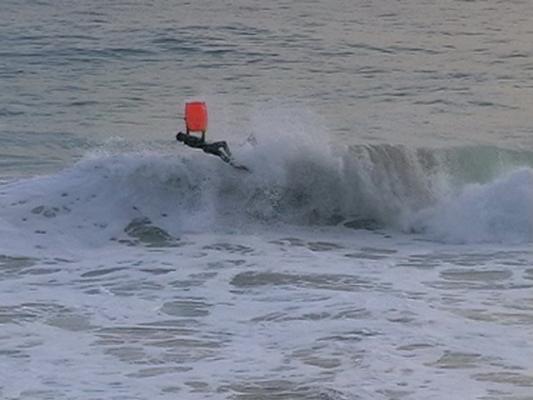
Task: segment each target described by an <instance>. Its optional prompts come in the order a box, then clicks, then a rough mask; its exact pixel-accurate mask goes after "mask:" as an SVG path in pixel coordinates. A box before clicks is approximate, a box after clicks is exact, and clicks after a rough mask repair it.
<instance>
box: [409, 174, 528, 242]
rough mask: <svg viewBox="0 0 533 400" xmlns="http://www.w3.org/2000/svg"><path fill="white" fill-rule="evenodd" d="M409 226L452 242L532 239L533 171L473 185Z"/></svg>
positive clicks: (414, 217)
mask: <svg viewBox="0 0 533 400" xmlns="http://www.w3.org/2000/svg"><path fill="white" fill-rule="evenodd" d="M408 225H409V226H410V227H411V228H412V229H414V230H417V231H423V232H426V233H429V234H430V235H431V236H432V237H434V238H437V239H439V240H444V241H446V242H452V243H473V242H504V243H523V242H528V241H531V240H532V238H533V237H532V232H533V170H532V169H531V168H519V169H516V170H514V171H512V172H509V173H507V174H505V175H503V176H501V177H500V178H498V179H496V180H494V181H492V182H489V183H487V184H471V185H467V186H466V187H463V188H462V189H461V190H460V191H459V192H458V193H455V194H452V195H448V196H446V197H445V198H443V199H441V200H440V201H439V202H438V203H437V204H436V205H435V206H432V207H430V208H428V209H425V210H423V211H421V212H419V213H416V214H415V215H413V216H412V219H411V221H410V222H409V223H408Z"/></svg>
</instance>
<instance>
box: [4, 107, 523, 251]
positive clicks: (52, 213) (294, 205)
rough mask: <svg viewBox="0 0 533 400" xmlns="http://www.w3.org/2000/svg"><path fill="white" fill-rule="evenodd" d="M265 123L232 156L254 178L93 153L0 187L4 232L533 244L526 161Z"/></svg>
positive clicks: (179, 157) (507, 153)
mask: <svg viewBox="0 0 533 400" xmlns="http://www.w3.org/2000/svg"><path fill="white" fill-rule="evenodd" d="M262 118H267V120H266V121H265V120H263V121H254V124H256V125H258V126H264V127H265V129H264V133H263V134H261V133H260V132H255V135H254V137H251V138H249V140H248V141H247V142H246V143H245V144H244V145H242V146H240V147H238V148H235V149H234V153H235V156H236V158H237V159H238V160H239V161H240V162H242V163H243V164H245V165H247V166H248V167H249V168H250V169H251V171H252V172H251V173H246V172H244V171H239V170H235V169H233V168H231V167H230V166H228V165H226V164H224V163H222V162H221V161H220V160H219V159H217V158H216V157H212V156H207V155H204V154H201V153H198V152H197V151H194V150H190V149H187V148H180V149H179V152H178V151H177V150H176V151H173V152H172V153H169V152H164V151H151V152H150V151H144V152H123V151H119V152H116V153H114V154H109V153H106V152H104V151H99V152H93V153H91V154H88V155H87V156H86V157H85V158H84V159H83V160H82V161H80V162H78V163H77V164H75V165H74V166H72V167H70V168H68V169H66V170H63V171H61V172H59V173H57V174H55V175H49V176H37V177H33V178H30V179H25V180H18V181H14V182H10V183H4V184H2V185H1V186H0V231H1V233H2V235H3V236H4V237H8V236H9V237H20V238H26V237H27V235H28V233H30V234H32V235H39V234H40V235H45V236H46V237H48V238H55V239H58V238H68V240H78V241H79V242H80V243H83V244H84V245H87V244H89V245H90V244H101V243H103V242H108V241H109V240H125V241H129V242H132V241H133V242H135V240H140V241H143V240H145V241H146V240H149V241H152V242H153V241H156V242H157V241H163V242H164V241H168V240H171V239H172V238H177V237H179V236H180V235H181V234H182V233H183V232H187V231H195V232H201V231H213V230H217V229H222V230H232V229H235V230H241V231H242V230H244V231H245V230H247V229H250V228H251V227H253V228H252V229H255V227H257V226H269V227H273V226H276V225H283V224H291V225H341V226H346V227H349V228H360V229H398V230H404V231H407V232H416V233H422V234H424V235H428V236H429V237H431V238H433V239H436V240H443V241H447V242H453V243H465V242H499V241H509V240H510V241H513V242H527V241H531V238H532V233H531V232H532V227H533V217H532V207H533V189H532V187H533V153H531V152H526V151H511V150H503V149H497V148H493V147H475V146H472V147H462V148H449V149H429V148H419V149H414V148H408V147H406V146H399V145H398V146H395V145H379V144H374V145H351V146H337V147H332V146H330V144H329V143H328V141H327V138H324V137H323V136H322V134H321V132H318V131H317V132H310V129H309V125H306V126H290V127H289V128H290V129H288V130H289V131H290V132H291V135H290V136H287V135H284V134H281V132H276V131H275V129H274V128H272V126H270V125H269V121H268V117H262ZM276 118H277V120H278V121H279V116H277V117H276ZM283 122H284V121H282V123H283ZM319 125H320V124H317V126H319ZM285 128H286V127H285ZM286 130H287V129H285V131H286ZM273 131H274V132H273ZM147 238H150V239H147ZM61 240H62V239H61Z"/></svg>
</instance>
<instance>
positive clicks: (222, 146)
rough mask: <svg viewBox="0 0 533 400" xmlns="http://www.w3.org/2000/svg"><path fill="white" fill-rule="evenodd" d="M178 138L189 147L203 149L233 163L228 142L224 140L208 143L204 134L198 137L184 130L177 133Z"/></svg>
mask: <svg viewBox="0 0 533 400" xmlns="http://www.w3.org/2000/svg"><path fill="white" fill-rule="evenodd" d="M176 140H177V141H178V142H183V144H185V145H187V146H189V147H192V148H195V149H202V150H203V151H204V153H208V154H213V155H215V156H218V157H220V158H221V159H222V160H223V161H225V162H227V163H230V164H231V163H232V161H231V151H230V150H229V147H228V144H227V143H226V142H225V141H223V140H222V141H220V142H214V143H207V142H206V141H205V139H204V136H203V135H202V137H197V136H193V135H189V134H187V133H183V132H179V133H178V134H177V135H176Z"/></svg>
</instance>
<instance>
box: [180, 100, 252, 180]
mask: <svg viewBox="0 0 533 400" xmlns="http://www.w3.org/2000/svg"><path fill="white" fill-rule="evenodd" d="M185 127H186V132H185V133H183V132H178V134H177V135H176V140H177V141H178V142H181V143H183V144H185V145H187V146H189V147H192V148H194V149H202V150H203V151H204V153H208V154H213V155H215V156H217V157H220V159H221V160H222V161H224V162H226V163H228V164H229V165H231V166H232V167H234V168H237V169H241V170H244V171H250V170H249V169H248V168H247V167H245V166H244V165H239V164H236V163H235V162H234V161H233V158H232V155H231V151H230V149H229V146H228V144H227V143H226V142H225V141H224V140H221V141H218V142H213V143H208V142H206V140H205V132H206V131H207V106H206V104H205V103H204V102H200V101H195V102H190V103H185ZM191 132H200V133H201V134H202V135H201V136H196V135H191Z"/></svg>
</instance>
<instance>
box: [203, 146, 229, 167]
mask: <svg viewBox="0 0 533 400" xmlns="http://www.w3.org/2000/svg"><path fill="white" fill-rule="evenodd" d="M221 143H222V142H216V143H211V144H208V145H206V146H204V148H203V150H204V152H206V153H209V154H213V155H215V156H218V157H220V158H221V159H222V160H223V161H225V162H227V163H231V158H230V157H229V156H228V155H227V154H226V153H225V152H223V151H222V150H221V148H222V149H223V148H224V145H223V144H221ZM224 143H226V142H224ZM226 147H227V145H226Z"/></svg>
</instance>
